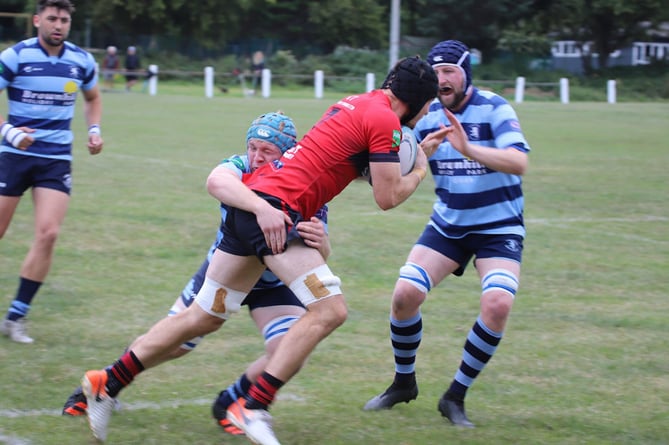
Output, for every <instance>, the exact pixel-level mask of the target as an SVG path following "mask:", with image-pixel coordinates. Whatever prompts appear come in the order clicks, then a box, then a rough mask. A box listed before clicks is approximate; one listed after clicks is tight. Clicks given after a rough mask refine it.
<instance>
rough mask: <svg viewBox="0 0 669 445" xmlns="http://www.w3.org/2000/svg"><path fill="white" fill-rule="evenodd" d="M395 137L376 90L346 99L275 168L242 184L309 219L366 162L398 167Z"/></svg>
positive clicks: (386, 103)
mask: <svg viewBox="0 0 669 445" xmlns="http://www.w3.org/2000/svg"><path fill="white" fill-rule="evenodd" d="M400 134H401V127H400V120H399V118H398V117H397V115H396V114H395V113H394V112H393V111H392V109H391V108H390V100H389V99H388V97H387V96H386V95H385V94H384V93H383V92H382V91H381V90H374V91H371V92H369V93H365V94H360V95H355V96H348V97H346V98H343V99H341V100H340V101H338V102H337V103H335V104H334V105H332V106H331V107H330V108H329V109H328V110H327V111H326V112H325V113H324V114H323V116H322V118H321V120H320V121H318V122H317V123H316V124H315V125H314V126H313V127H312V128H311V129H310V130H309V131H308V132H307V133H306V134H305V135H304V137H303V138H302V139H301V140H300V142H298V144H297V145H296V146H295V147H293V148H292V149H290V150H288V151H287V152H286V153H285V154H284V155H283V156H282V157H281V159H280V160H279V162H278V163H274V164H267V165H265V166H263V167H261V168H259V169H257V170H256V171H255V172H254V173H253V174H251V175H250V176H249V177H247V178H245V182H246V184H247V185H248V186H249V187H250V188H251V189H253V190H255V191H258V192H263V193H266V194H268V195H272V196H275V197H277V198H279V199H281V200H282V201H283V202H285V203H286V204H288V206H290V207H291V208H292V209H293V210H296V211H298V212H300V213H301V214H302V216H303V217H304V218H310V217H311V216H313V215H314V214H315V213H316V211H317V210H318V209H320V208H321V207H323V205H325V204H326V203H328V202H330V201H331V200H332V199H333V198H334V197H335V196H337V195H338V194H339V193H341V192H342V190H344V189H345V188H346V186H347V185H348V184H349V183H350V182H351V181H353V180H354V179H356V178H357V177H359V176H361V174H363V173H364V172H365V171H366V169H367V168H368V167H369V163H370V162H399V157H398V155H397V151H398V143H399V135H400Z"/></svg>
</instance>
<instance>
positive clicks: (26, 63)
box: [0, 37, 97, 160]
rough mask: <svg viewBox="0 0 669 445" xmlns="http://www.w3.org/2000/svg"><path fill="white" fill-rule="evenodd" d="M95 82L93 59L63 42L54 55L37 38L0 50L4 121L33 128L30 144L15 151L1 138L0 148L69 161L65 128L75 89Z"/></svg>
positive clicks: (69, 133)
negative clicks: (5, 109)
mask: <svg viewBox="0 0 669 445" xmlns="http://www.w3.org/2000/svg"><path fill="white" fill-rule="evenodd" d="M96 83H97V75H96V65H95V59H94V58H93V56H92V55H91V54H90V53H89V52H86V51H84V50H83V49H81V48H79V47H78V46H76V45H74V44H72V43H70V42H65V43H64V44H63V47H62V50H61V52H60V54H59V55H58V56H49V54H48V53H47V52H46V51H45V50H44V48H42V46H41V45H40V44H39V40H38V39H37V37H33V38H31V39H27V40H24V41H22V42H19V43H17V44H16V45H14V46H12V47H9V48H7V49H5V50H4V51H3V52H2V53H0V90H3V89H6V90H7V97H8V99H9V112H8V115H7V121H9V123H10V124H12V125H14V126H15V127H30V128H34V129H35V130H37V131H35V133H32V134H31V136H32V137H33V138H35V142H34V143H33V144H32V145H31V146H30V147H29V148H28V150H18V149H16V148H14V147H12V146H11V145H10V144H9V143H7V141H5V140H3V141H2V145H0V152H1V151H9V152H12V153H17V154H21V155H28V156H41V157H45V158H52V159H64V160H71V159H72V140H73V134H72V130H71V129H70V125H71V121H72V117H73V116H74V109H75V107H74V103H75V100H76V98H77V92H78V91H79V90H84V91H86V90H89V89H91V88H93V87H94V86H95V85H96Z"/></svg>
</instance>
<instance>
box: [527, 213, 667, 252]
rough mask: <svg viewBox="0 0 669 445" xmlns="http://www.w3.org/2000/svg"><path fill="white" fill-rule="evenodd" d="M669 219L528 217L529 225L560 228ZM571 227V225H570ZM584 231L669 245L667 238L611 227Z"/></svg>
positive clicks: (651, 217) (661, 217) (662, 217)
mask: <svg viewBox="0 0 669 445" xmlns="http://www.w3.org/2000/svg"><path fill="white" fill-rule="evenodd" d="M666 221H669V218H667V217H664V216H653V215H643V216H639V217H626V218H621V217H615V218H557V219H548V218H528V219H526V222H527V225H532V224H537V225H545V226H551V227H557V228H560V227H562V226H565V225H568V224H571V223H624V224H638V223H643V222H666ZM570 228H571V226H570ZM579 230H580V231H581V232H583V233H594V234H597V235H609V236H614V237H616V238H619V239H623V240H627V241H635V242H644V243H650V244H660V245H668V244H669V242H668V241H666V240H659V239H654V238H648V237H645V236H640V235H637V234H635V233H632V232H631V231H626V232H624V233H621V232H615V231H612V230H611V229H610V228H608V227H607V228H604V230H599V229H595V228H592V227H589V228H583V227H581V228H580V229H579Z"/></svg>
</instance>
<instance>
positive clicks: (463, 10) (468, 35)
mask: <svg viewBox="0 0 669 445" xmlns="http://www.w3.org/2000/svg"><path fill="white" fill-rule="evenodd" d="M414 1H415V2H416V3H417V5H416V6H415V8H416V9H417V10H418V11H419V14H417V18H416V24H417V26H416V27H415V29H416V30H417V31H418V32H420V34H419V35H421V36H426V37H435V38H436V39H438V40H445V39H457V40H461V41H463V42H465V43H467V45H468V46H470V47H472V48H477V49H479V50H481V51H483V52H484V53H490V52H493V51H494V50H495V49H496V48H497V43H498V41H499V39H500V38H501V36H502V33H503V31H504V30H505V29H507V28H512V27H514V26H517V22H518V21H519V20H521V19H522V18H523V17H527V16H530V15H531V14H532V13H533V11H532V7H533V6H534V2H533V1H532V0H498V1H494V2H493V1H481V0H422V1H421V0H414ZM412 7H413V6H412Z"/></svg>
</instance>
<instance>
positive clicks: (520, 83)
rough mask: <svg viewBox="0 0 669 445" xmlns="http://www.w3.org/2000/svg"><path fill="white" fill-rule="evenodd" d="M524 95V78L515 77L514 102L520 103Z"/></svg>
mask: <svg viewBox="0 0 669 445" xmlns="http://www.w3.org/2000/svg"><path fill="white" fill-rule="evenodd" d="M524 96H525V78H524V77H516V103H518V104H519V103H521V102H522V101H523V97H524Z"/></svg>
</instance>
